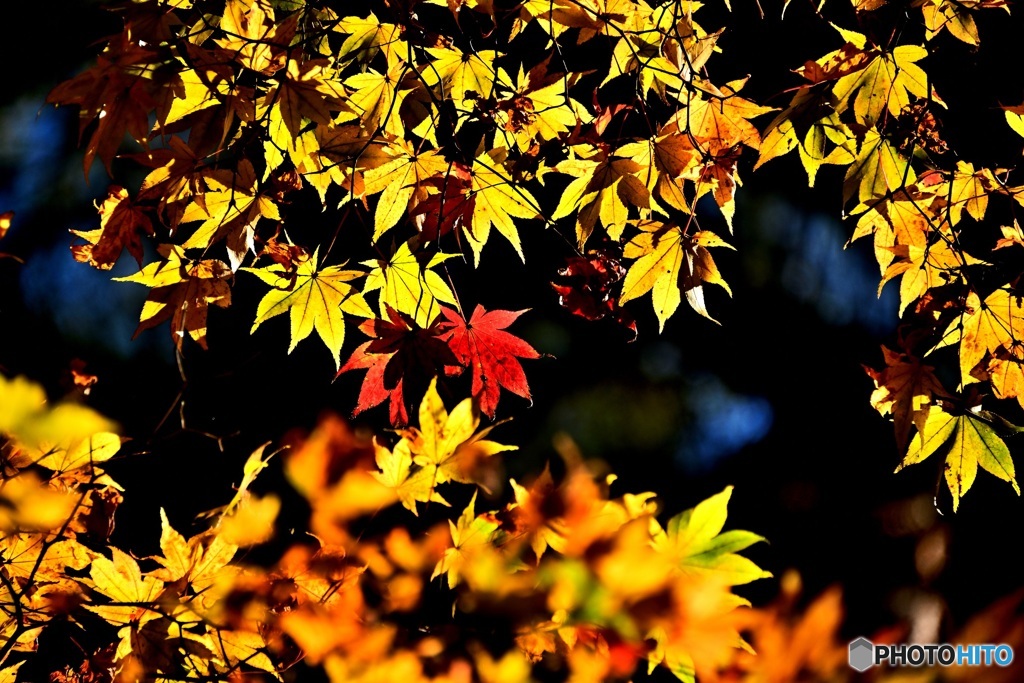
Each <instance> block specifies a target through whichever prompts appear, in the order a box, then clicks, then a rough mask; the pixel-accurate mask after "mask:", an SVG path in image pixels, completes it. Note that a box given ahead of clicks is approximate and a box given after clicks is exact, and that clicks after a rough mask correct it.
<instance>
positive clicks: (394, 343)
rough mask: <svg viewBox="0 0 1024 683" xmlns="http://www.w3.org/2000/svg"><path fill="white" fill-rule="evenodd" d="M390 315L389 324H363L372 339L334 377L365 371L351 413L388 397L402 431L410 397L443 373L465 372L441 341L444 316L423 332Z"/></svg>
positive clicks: (393, 312)
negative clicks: (351, 371)
mask: <svg viewBox="0 0 1024 683" xmlns="http://www.w3.org/2000/svg"><path fill="white" fill-rule="evenodd" d="M387 314H388V318H389V320H383V319H375V320H367V321H366V322H364V323H363V324H362V325H360V326H359V329H360V331H362V332H363V334H365V335H367V336H369V337H373V339H371V340H370V341H368V342H366V343H364V344H362V345H360V346H359V348H357V349H356V350H355V351H353V352H352V357H351V358H349V359H348V361H346V363H345V364H344V365H343V366H342V367H341V370H339V371H338V374H337V375H336V376H335V379H337V378H338V377H339V376H341V374H342V373H343V372H348V371H349V370H366V371H367V372H366V377H364V378H363V384H362V386H361V387H360V389H359V400H358V401H357V403H356V408H355V410H353V411H352V414H353V415H358V414H359V413H361V412H363V411H365V410H369V409H370V408H373V407H374V406H378V405H380V404H381V403H383V402H384V399H388V400H389V403H388V408H389V415H390V418H391V424H392V425H393V426H395V427H401V426H404V425H406V424H408V423H409V411H408V405H407V403H406V400H405V396H406V394H407V393H408V394H409V395H410V396H412V397H419V396H422V395H423V393H425V391H426V387H427V385H428V384H429V383H430V380H431V379H433V377H434V376H435V375H437V374H438V373H439V372H443V373H444V374H448V375H451V374H458V373H459V372H461V371H462V369H461V368H460V367H459V362H458V360H457V359H456V358H455V356H454V355H453V354H452V350H451V349H449V348H448V345H447V344H445V342H444V341H443V340H442V339H441V338H440V335H441V334H442V333H443V332H444V330H442V329H441V326H440V318H438V320H437V321H435V322H434V324H433V325H431V326H430V327H427V328H421V327H419V326H418V325H417V324H416V323H415V322H414V321H413V319H412V318H410V317H409V316H407V315H405V314H404V313H399V312H398V311H396V310H394V309H393V308H391V307H390V306H388V307H387ZM407 390H408V391H407Z"/></svg>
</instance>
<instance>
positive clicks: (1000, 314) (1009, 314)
mask: <svg viewBox="0 0 1024 683" xmlns="http://www.w3.org/2000/svg"><path fill="white" fill-rule="evenodd" d="M1021 339H1024V306H1022V301H1021V297H1019V296H1014V295H1012V294H1011V293H1010V292H1008V291H1007V290H1005V289H997V290H996V291H994V292H992V293H991V294H989V295H988V296H987V297H985V301H984V302H982V301H981V299H980V297H979V296H978V295H977V294H976V293H974V292H971V293H970V294H968V295H967V302H966V304H965V306H964V312H963V314H962V315H961V316H958V317H957V318H955V319H954V320H953V321H952V322H951V323H950V324H949V327H948V328H946V332H945V333H944V334H943V335H942V340H941V341H939V343H938V344H936V345H935V347H934V348H933V349H932V350H933V351H934V350H935V349H941V348H944V347H946V346H951V345H953V344H957V343H959V345H960V381H961V383H962V384H964V385H967V384H970V383H972V382H977V381H978V379H977V378H976V377H974V376H972V371H973V370H974V368H975V366H977V365H978V363H980V362H981V361H982V359H983V358H984V357H985V354H986V353H989V352H995V351H997V350H998V349H1000V348H1006V349H1012V348H1013V347H1014V346H1016V345H1017V344H1018V343H1019V340H1021Z"/></svg>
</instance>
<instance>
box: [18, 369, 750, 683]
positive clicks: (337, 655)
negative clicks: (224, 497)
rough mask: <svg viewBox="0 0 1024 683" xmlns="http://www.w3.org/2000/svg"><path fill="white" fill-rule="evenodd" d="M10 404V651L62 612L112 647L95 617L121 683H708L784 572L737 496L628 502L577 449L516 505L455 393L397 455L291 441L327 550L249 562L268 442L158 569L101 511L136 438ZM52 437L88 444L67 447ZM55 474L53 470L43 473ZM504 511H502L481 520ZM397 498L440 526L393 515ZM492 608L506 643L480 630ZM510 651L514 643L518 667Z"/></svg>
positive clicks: (518, 492) (291, 467)
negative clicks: (759, 582)
mask: <svg viewBox="0 0 1024 683" xmlns="http://www.w3.org/2000/svg"><path fill="white" fill-rule="evenodd" d="M0 396H2V397H3V398H4V399H5V400H4V401H0V407H2V410H0V427H2V428H3V431H4V434H5V435H6V437H7V439H8V442H7V443H6V445H5V446H4V452H5V456H6V458H5V462H6V468H7V469H6V472H5V477H4V478H5V485H4V488H3V495H4V504H5V505H4V509H5V516H4V518H3V520H2V528H3V529H2V530H3V533H4V536H3V539H2V541H0V545H2V546H3V547H2V549H0V553H2V561H0V579H2V580H0V584H2V593H3V596H2V597H3V602H4V605H5V608H4V611H5V614H6V615H7V617H6V620H5V622H4V624H3V632H2V640H0V648H2V657H3V659H7V657H8V655H11V653H14V652H17V653H23V652H26V651H30V650H31V649H32V647H33V644H34V642H35V639H36V638H37V637H38V635H39V632H40V630H41V629H43V628H45V627H46V625H47V623H48V622H49V621H50V620H51V619H53V618H55V617H58V616H61V617H63V616H70V617H72V618H73V619H75V621H76V622H77V623H81V624H82V625H83V626H87V625H88V626H87V627H88V628H90V629H92V630H93V631H95V633H97V634H98V633H102V632H103V631H102V630H96V629H99V627H98V626H96V625H95V624H94V623H92V622H91V621H90V619H93V620H95V619H98V620H100V621H101V622H105V623H106V624H107V625H108V629H109V632H110V636H109V637H110V639H111V645H110V647H109V648H107V649H106V650H104V651H105V652H107V653H108V655H107V656H108V661H109V666H110V668H111V670H112V671H113V672H114V674H115V680H118V681H136V680H150V679H152V678H157V679H173V680H181V681H190V680H195V681H225V682H226V681H229V680H230V681H233V680H237V678H238V676H240V675H243V674H246V675H251V674H254V673H257V672H262V674H264V675H266V676H269V677H273V678H278V679H280V677H281V675H282V674H283V672H284V671H285V670H286V669H288V668H289V667H290V666H292V665H293V664H295V663H296V662H298V661H299V660H303V661H304V662H305V664H303V666H306V665H320V666H322V667H323V669H324V671H325V673H326V674H327V676H328V677H329V678H330V679H331V680H332V681H343V680H344V681H351V680H364V679H366V680H380V677H381V676H384V677H385V678H387V679H388V680H391V677H392V676H400V677H401V678H402V680H408V681H410V683H411V682H414V681H428V680H430V681H436V680H438V678H437V676H438V675H440V676H441V677H442V679H444V680H451V681H466V682H467V683H468V681H470V680H484V681H515V682H520V683H528V682H529V681H531V680H533V677H534V668H533V667H534V665H535V664H536V665H537V666H543V667H545V668H549V669H550V668H552V667H554V668H557V669H559V670H562V671H565V672H566V673H567V674H569V675H571V676H572V677H574V678H575V679H576V680H588V681H591V680H592V681H600V680H608V679H610V678H622V677H627V676H629V675H630V674H631V673H632V672H633V671H634V670H635V669H637V668H639V667H641V666H642V662H643V661H644V660H646V662H647V665H646V666H647V667H648V668H649V669H652V670H653V669H654V668H655V667H657V666H659V665H664V666H665V667H667V668H668V669H669V670H671V671H672V672H673V673H675V674H676V675H677V676H678V677H679V678H680V679H681V680H684V681H693V680H694V676H695V675H696V674H697V673H702V672H705V671H706V672H713V671H716V670H718V669H720V668H721V667H723V666H725V665H727V663H728V662H730V661H732V658H733V657H734V653H735V651H736V649H737V648H746V649H748V650H749V646H748V645H746V644H745V642H744V641H743V639H742V638H741V637H740V635H739V631H738V628H739V625H740V624H741V620H740V617H741V614H742V610H737V608H738V607H740V606H743V605H745V604H746V602H745V601H744V600H743V599H742V598H740V597H738V596H736V595H734V594H733V593H732V592H731V588H732V587H733V586H735V585H738V584H744V583H747V582H749V581H753V580H755V579H759V578H763V577H766V576H769V574H768V573H767V572H764V571H762V570H761V569H760V568H758V567H757V566H756V565H755V564H754V563H753V562H751V561H750V560H749V559H747V558H745V557H743V556H742V555H740V554H739V552H740V551H743V550H745V549H746V548H748V547H749V546H750V545H752V544H754V543H757V542H759V541H762V540H763V539H762V538H761V537H760V536H757V535H756V534H752V533H750V532H745V531H723V526H724V524H725V521H726V512H727V505H728V501H729V498H730V496H731V492H732V489H731V488H727V489H726V490H724V491H723V492H721V493H719V494H717V495H715V496H712V497H711V498H709V499H707V500H705V501H703V502H701V503H699V504H698V505H697V506H696V507H694V508H692V509H691V510H687V511H686V512H683V513H682V514H679V515H677V516H675V517H673V518H671V519H670V520H668V522H667V524H665V525H664V526H662V524H661V523H659V521H658V518H657V512H658V510H657V506H656V504H655V502H654V500H653V498H654V494H652V493H642V494H624V495H622V496H620V497H617V498H612V497H610V496H609V488H610V487H611V485H612V482H613V480H614V477H612V476H610V475H604V476H603V475H600V474H598V473H597V471H596V469H595V468H594V467H593V466H592V465H590V464H588V463H586V462H584V461H582V460H581V459H579V457H578V455H575V452H574V451H566V453H565V454H564V457H565V472H564V474H563V475H561V476H560V477H559V478H558V480H556V479H555V477H553V476H552V475H551V472H550V471H549V470H545V472H544V473H543V474H542V475H541V476H540V477H539V478H537V479H536V480H535V481H533V482H532V483H530V484H529V485H527V486H523V485H520V484H518V483H517V482H515V481H514V480H512V481H511V482H510V484H509V487H508V489H505V490H508V491H510V493H511V495H510V497H509V498H508V499H507V500H506V502H505V503H504V504H503V505H502V504H500V503H499V500H500V498H499V490H500V489H503V488H504V487H503V486H502V480H503V477H502V475H501V470H500V468H499V463H498V462H497V459H496V458H494V457H493V456H494V455H496V454H497V453H500V452H502V451H509V450H511V449H512V447H509V446H503V445H501V444H498V443H495V442H493V441H490V440H488V439H487V436H488V432H489V431H490V429H483V430H480V429H479V423H480V416H479V411H478V407H477V405H476V402H475V401H473V400H470V399H466V400H464V401H461V402H460V403H458V404H457V405H456V406H455V407H454V408H453V409H452V410H451V411H450V412H449V411H448V410H447V409H446V407H445V406H444V404H443V402H442V401H441V399H440V397H439V396H438V393H437V390H436V387H435V385H433V384H432V385H431V386H430V388H429V390H428V392H427V394H426V396H424V398H423V401H422V403H421V406H420V413H419V418H420V419H419V426H418V427H409V428H407V429H405V430H403V431H401V432H398V433H397V434H396V440H395V441H394V443H393V445H392V446H390V447H389V446H385V445H384V444H383V443H382V441H381V440H379V439H377V438H374V437H372V436H370V435H369V434H364V433H360V432H355V431H353V430H352V429H351V428H350V427H349V426H348V425H347V424H346V423H344V422H342V421H340V420H338V419H334V418H331V419H328V420H326V421H324V422H323V423H321V425H320V426H319V427H318V428H317V429H316V431H314V432H313V433H312V434H311V435H310V436H309V437H308V438H306V439H304V440H302V442H301V443H298V444H295V445H294V447H293V448H291V449H290V452H289V453H288V455H286V456H285V458H286V462H285V471H286V473H287V475H288V478H289V480H290V481H291V482H292V484H293V485H294V486H295V488H296V489H297V490H298V491H299V492H300V493H301V494H302V495H303V496H304V497H305V498H306V499H307V500H308V502H309V504H310V508H311V510H312V519H311V521H310V529H311V531H312V532H313V533H315V534H316V535H315V536H312V535H311V536H310V537H308V540H298V541H296V542H293V544H292V545H291V547H286V549H285V550H284V551H283V552H280V551H278V552H280V555H279V559H278V560H277V561H276V562H272V563H271V564H270V566H266V567H257V566H253V565H250V564H248V563H246V562H245V561H244V558H243V557H241V556H240V555H239V553H238V550H239V546H241V545H252V544H256V543H263V542H265V541H268V540H270V539H271V538H272V537H273V530H274V519H275V517H276V515H277V512H278V509H279V507H280V501H279V499H278V498H277V497H276V496H274V495H273V494H268V495H262V496H261V495H259V494H256V493H255V492H254V491H253V490H252V487H253V484H254V482H255V481H256V479H257V477H258V475H259V474H260V473H261V472H263V471H264V470H266V469H267V468H268V467H270V466H272V462H271V457H272V456H273V453H271V454H269V455H268V454H267V453H266V451H265V447H261V448H260V449H257V451H255V452H254V453H253V454H252V455H251V456H250V457H249V458H248V460H247V461H246V463H245V466H244V468H243V477H242V480H241V483H240V484H239V485H238V486H237V487H236V492H235V495H234V496H233V498H232V500H231V501H230V502H229V503H228V504H227V505H225V506H224V507H222V508H218V509H217V510H213V511H211V512H209V513H206V514H205V516H207V517H213V518H214V522H213V524H211V525H210V528H209V529H208V530H205V531H200V532H198V533H196V534H195V535H193V536H192V537H191V538H187V537H186V536H183V535H182V534H181V533H179V532H178V531H177V530H176V529H175V528H174V526H172V524H171V522H170V520H169V519H168V516H167V515H166V514H165V513H164V512H163V511H161V521H160V537H159V554H157V555H154V556H152V557H141V558H140V557H137V556H133V555H132V554H130V553H129V552H127V551H125V550H123V549H120V548H117V547H112V546H107V536H106V534H107V533H109V528H110V526H109V519H110V515H112V514H113V507H116V502H115V503H113V504H108V508H103V509H102V510H100V509H99V508H100V507H101V506H102V503H103V502H104V501H106V500H107V499H105V498H102V496H103V495H104V492H108V491H115V492H116V491H119V487H118V486H117V484H116V483H115V482H113V481H111V480H110V479H109V478H108V477H107V476H106V475H105V474H103V472H102V470H100V469H99V466H100V465H101V464H102V463H103V462H104V461H106V460H109V459H110V458H111V457H112V456H114V455H115V454H116V453H117V452H118V450H119V449H120V447H121V439H120V438H119V437H117V436H116V435H114V434H112V433H109V432H95V433H94V432H93V430H95V429H96V428H99V427H104V426H105V425H106V423H105V422H104V421H103V420H102V419H101V418H99V417H98V416H96V415H95V414H94V413H92V412H91V411H88V410H87V409H84V408H80V407H75V406H71V405H58V406H56V407H52V408H51V407H47V406H46V405H45V399H44V397H42V395H41V393H40V391H39V389H38V388H37V387H35V386H34V385H31V384H29V383H27V382H25V381H23V380H12V381H8V380H2V381H0ZM51 435H56V436H60V437H61V438H63V439H65V440H67V439H71V441H65V443H67V444H68V445H49V444H50V442H49V441H48V440H47V437H49V436H51ZM83 435H87V436H83ZM40 471H45V472H51V473H52V475H51V476H50V478H49V479H44V478H38V477H37V478H32V476H31V475H29V472H40ZM453 483H458V484H464V485H469V486H468V487H466V488H464V489H462V490H459V489H455V488H449V490H446V492H445V496H448V497H452V496H458V497H460V498H462V499H463V500H465V496H464V495H463V494H464V493H468V491H467V489H471V490H472V493H471V494H469V501H468V504H466V505H465V507H464V509H463V510H462V512H461V513H460V514H452V516H451V517H450V518H449V517H448V514H447V513H448V511H449V509H450V508H449V507H448V503H447V501H446V500H445V498H443V497H442V496H441V494H440V492H439V491H438V487H439V486H441V485H443V484H448V485H449V486H450V485H451V484H453ZM483 496H486V498H487V500H488V501H489V504H490V503H493V504H495V505H496V506H495V507H493V508H492V509H489V510H487V511H480V508H481V507H482V506H483ZM117 500H119V497H117ZM64 501H69V502H68V503H67V504H65V503H64ZM397 503H401V506H403V507H405V508H407V509H408V511H411V512H412V513H413V514H414V515H418V516H411V515H408V512H406V511H401V510H398V511H396V514H397V515H398V517H396V518H395V519H394V520H392V521H384V522H383V523H381V522H379V521H377V520H378V519H380V520H387V519H390V517H391V513H385V509H386V508H389V507H392V506H395V507H398V506H397V505H396V504H397ZM100 512H103V513H105V515H106V516H105V517H103V519H105V520H106V526H103V525H101V526H102V530H100V531H97V529H96V525H97V519H96V517H97V515H98V514H99V513H100ZM424 513H428V514H424ZM437 513H444V514H441V515H440V516H439V515H438V514H437ZM424 518H427V519H424ZM445 527H447V528H445ZM431 583H434V584H435V585H436V588H430V589H429V590H428V585H429V584H431ZM478 612H479V614H477V613H478ZM411 613H416V614H417V615H418V616H417V617H416V618H415V619H413V620H411V621H410V620H409V617H408V615H409V614H411ZM483 615H486V618H487V619H488V620H490V621H489V623H490V624H491V626H489V627H488V629H487V632H486V633H485V632H480V631H478V630H477V629H476V628H475V627H474V626H473V624H474V623H475V622H476V620H477V619H479V618H480V617H481V616H483ZM492 631H493V632H494V633H500V634H502V635H499V636H498V637H497V639H496V640H495V638H494V637H493V636H494V633H491V632H492ZM95 637H96V636H95V634H94V639H95ZM495 643H504V644H505V645H504V646H505V647H508V644H509V643H514V647H512V649H509V650H507V651H501V650H498V651H497V654H496V651H495V649H494V644H495ZM23 656H24V655H22V654H19V655H14V658H15V659H17V660H19V661H17V662H15V664H14V666H12V667H9V668H8V669H6V670H5V675H7V676H10V677H12V678H13V676H14V675H15V672H16V670H17V669H16V667H17V666H20V665H21V664H22V663H24V662H23V661H20V660H21V658H22V657H23ZM62 675H66V677H67V678H68V680H73V676H74V675H77V674H75V672H74V671H70V670H69V671H68V672H66V674H62Z"/></svg>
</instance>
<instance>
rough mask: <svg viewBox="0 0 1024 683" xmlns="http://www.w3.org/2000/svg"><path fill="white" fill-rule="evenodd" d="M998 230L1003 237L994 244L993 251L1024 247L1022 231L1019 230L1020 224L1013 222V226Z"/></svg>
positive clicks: (1023, 232) (1005, 226)
mask: <svg viewBox="0 0 1024 683" xmlns="http://www.w3.org/2000/svg"><path fill="white" fill-rule="evenodd" d="M999 229H1000V230H1001V231H1002V233H1003V237H1002V238H1001V239H1000V240H999V241H998V242H996V246H995V249H1005V248H1007V247H1014V246H1016V247H1024V230H1021V227H1020V223H1018V222H1017V221H1014V222H1013V225H1004V226H1002V227H1000V228H999Z"/></svg>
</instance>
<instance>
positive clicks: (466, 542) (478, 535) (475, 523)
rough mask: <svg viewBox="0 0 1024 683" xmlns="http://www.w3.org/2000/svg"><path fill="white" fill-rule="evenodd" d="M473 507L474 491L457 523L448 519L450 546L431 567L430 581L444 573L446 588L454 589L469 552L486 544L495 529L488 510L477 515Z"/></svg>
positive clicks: (484, 547)
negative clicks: (446, 582) (432, 570)
mask: <svg viewBox="0 0 1024 683" xmlns="http://www.w3.org/2000/svg"><path fill="white" fill-rule="evenodd" d="M475 506H476V491H474V492H473V497H472V498H471V499H470V501H469V505H467V506H466V509H465V510H463V511H462V514H461V515H459V520H458V523H455V522H452V521H451V520H449V521H448V527H449V530H450V532H451V535H452V547H451V548H448V549H447V550H445V551H444V557H443V558H441V561H440V562H438V563H437V566H436V567H434V573H433V574H431V576H430V579H431V580H434V579H436V578H437V577H438V576H440V575H442V574H445V575H446V576H447V577H448V587H449V588H455V587H456V586H457V585H459V581H460V580H461V572H462V571H463V570H464V568H465V566H466V564H467V563H468V562H470V561H471V558H472V556H473V554H474V553H475V552H478V551H480V550H483V549H486V548H489V547H490V543H491V537H492V536H493V535H494V533H495V532H496V531H497V530H498V523H497V522H496V521H495V519H494V516H493V515H491V514H489V513H483V514H481V515H480V516H479V517H478V516H477V514H476V512H475V509H474V508H475Z"/></svg>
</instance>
